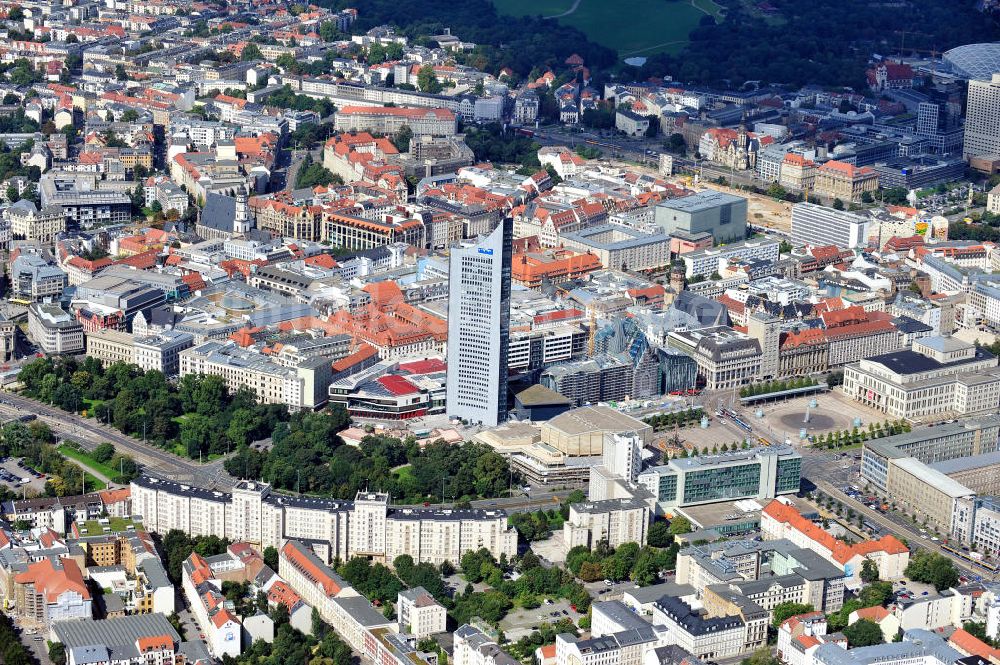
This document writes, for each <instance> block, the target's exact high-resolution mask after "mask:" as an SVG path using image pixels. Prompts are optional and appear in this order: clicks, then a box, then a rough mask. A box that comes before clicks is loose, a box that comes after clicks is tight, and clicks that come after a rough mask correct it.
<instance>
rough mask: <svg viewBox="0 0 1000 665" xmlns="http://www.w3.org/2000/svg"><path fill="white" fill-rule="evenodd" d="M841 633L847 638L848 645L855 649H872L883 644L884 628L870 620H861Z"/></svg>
mask: <svg viewBox="0 0 1000 665" xmlns="http://www.w3.org/2000/svg"><path fill="white" fill-rule="evenodd" d="M841 632H843V633H844V637H846V638H847V644H848V645H849V646H850V647H851V648H852V649H853V648H856V647H870V646H873V645H875V644H882V641H883V640H882V628H881V627H879V625H878V624H877V623H875V622H874V621H872V620H870V619H859V620H858V621H855V622H854V623H852V624H851V625H850V626H847V627H846V628H844V629H843V630H842V631H841Z"/></svg>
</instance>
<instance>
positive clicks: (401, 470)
mask: <svg viewBox="0 0 1000 665" xmlns="http://www.w3.org/2000/svg"><path fill="white" fill-rule="evenodd" d="M392 472H393V473H394V474H395V475H396V477H397V478H399V479H400V480H403V479H405V478H412V477H413V467H412V466H410V465H409V464H407V465H405V466H400V467H396V468H395V469H393V471H392Z"/></svg>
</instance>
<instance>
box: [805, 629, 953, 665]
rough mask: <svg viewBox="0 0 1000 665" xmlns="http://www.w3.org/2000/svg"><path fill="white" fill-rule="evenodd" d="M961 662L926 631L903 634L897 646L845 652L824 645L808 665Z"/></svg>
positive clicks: (940, 639)
mask: <svg viewBox="0 0 1000 665" xmlns="http://www.w3.org/2000/svg"><path fill="white" fill-rule="evenodd" d="M960 662H965V661H964V659H963V656H962V654H961V653H959V652H958V651H957V650H956V649H955V648H954V647H952V646H950V645H949V644H948V643H947V642H945V640H944V638H943V637H941V636H940V635H937V634H936V633H933V632H931V631H929V630H921V629H913V630H907V631H906V632H904V633H903V640H902V641H901V642H892V643H889V644H876V645H875V646H870V647H857V648H854V649H845V648H844V647H843V646H841V645H840V644H835V643H832V642H828V643H826V644H821V645H819V646H818V647H817V648H816V650H815V651H814V652H813V653H812V658H811V660H809V661H807V664H808V665H912V664H914V663H920V664H921V665H955V663H960Z"/></svg>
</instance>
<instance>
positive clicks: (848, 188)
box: [814, 160, 878, 201]
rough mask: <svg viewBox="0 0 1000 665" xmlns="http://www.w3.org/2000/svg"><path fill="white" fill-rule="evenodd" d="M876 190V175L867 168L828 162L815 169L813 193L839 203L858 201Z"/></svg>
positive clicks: (872, 170) (845, 163)
mask: <svg viewBox="0 0 1000 665" xmlns="http://www.w3.org/2000/svg"><path fill="white" fill-rule="evenodd" d="M876 189H878V174H877V173H876V172H875V171H874V169H872V168H871V167H869V166H855V165H854V164H849V163H847V162H838V161H833V160H831V161H829V162H827V163H825V164H823V165H822V166H820V167H819V168H818V169H816V185H815V190H814V191H815V192H816V193H817V194H819V195H820V196H825V197H828V198H831V199H840V200H841V201H860V200H861V196H862V195H863V194H865V193H869V194H870V193H871V192H874V191H875V190H876Z"/></svg>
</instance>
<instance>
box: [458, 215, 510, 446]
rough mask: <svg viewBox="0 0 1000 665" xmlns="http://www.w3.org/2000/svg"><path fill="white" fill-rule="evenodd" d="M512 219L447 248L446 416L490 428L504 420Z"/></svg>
mask: <svg viewBox="0 0 1000 665" xmlns="http://www.w3.org/2000/svg"><path fill="white" fill-rule="evenodd" d="M513 237H514V221H513V219H510V218H507V219H504V221H503V222H501V223H500V225H499V226H497V228H496V229H494V230H493V232H492V233H490V234H489V235H488V236H486V237H484V238H480V239H479V241H478V242H476V243H474V244H468V245H461V246H456V247H453V248H452V249H451V260H450V265H449V271H448V272H449V275H448V384H447V389H448V397H447V412H448V416H449V417H453V418H462V419H463V420H467V421H469V422H473V423H481V424H483V425H487V426H495V425H497V424H498V423H500V422H502V421H504V420H506V419H507V349H508V345H509V342H510V271H511V247H512V244H513Z"/></svg>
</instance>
